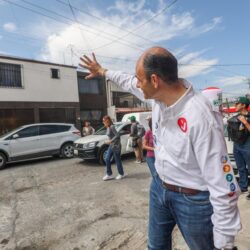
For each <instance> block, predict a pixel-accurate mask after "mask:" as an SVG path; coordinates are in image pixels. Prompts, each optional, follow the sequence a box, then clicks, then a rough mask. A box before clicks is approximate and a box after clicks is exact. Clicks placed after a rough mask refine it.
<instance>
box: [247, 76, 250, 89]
mask: <svg viewBox="0 0 250 250" xmlns="http://www.w3.org/2000/svg"><path fill="white" fill-rule="evenodd" d="M247 83H248V85H249V89H250V78H247Z"/></svg>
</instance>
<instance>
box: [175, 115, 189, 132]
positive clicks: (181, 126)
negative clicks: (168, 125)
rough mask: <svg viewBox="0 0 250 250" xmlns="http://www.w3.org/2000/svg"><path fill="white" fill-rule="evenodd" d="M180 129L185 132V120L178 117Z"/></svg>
mask: <svg viewBox="0 0 250 250" xmlns="http://www.w3.org/2000/svg"><path fill="white" fill-rule="evenodd" d="M177 123H178V125H179V127H180V129H181V130H182V131H183V132H184V133H186V132H187V120H186V119H185V118H183V117H181V118H179V119H178V121H177Z"/></svg>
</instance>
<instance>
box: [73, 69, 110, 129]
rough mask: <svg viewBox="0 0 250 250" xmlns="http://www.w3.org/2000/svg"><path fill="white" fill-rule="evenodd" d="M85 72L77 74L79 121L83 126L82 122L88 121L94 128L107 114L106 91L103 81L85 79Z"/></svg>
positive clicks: (100, 124)
mask: <svg viewBox="0 0 250 250" xmlns="http://www.w3.org/2000/svg"><path fill="white" fill-rule="evenodd" d="M87 74H88V73H86V72H81V71H78V72H77V81H78V90H79V101H80V119H81V124H82V125H83V123H84V121H90V122H91V125H92V126H93V127H94V128H96V129H97V128H98V127H100V126H103V125H102V117H103V116H104V115H106V114H107V102H108V99H107V91H106V85H105V80H104V79H103V78H95V79H91V80H87V79H85V77H86V75H87Z"/></svg>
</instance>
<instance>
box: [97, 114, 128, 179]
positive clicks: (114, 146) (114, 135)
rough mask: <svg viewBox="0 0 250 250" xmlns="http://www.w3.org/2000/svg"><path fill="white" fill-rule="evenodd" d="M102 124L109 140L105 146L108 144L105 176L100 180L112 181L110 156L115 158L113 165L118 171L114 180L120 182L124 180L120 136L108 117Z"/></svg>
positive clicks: (104, 118)
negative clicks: (114, 164)
mask: <svg viewBox="0 0 250 250" xmlns="http://www.w3.org/2000/svg"><path fill="white" fill-rule="evenodd" d="M102 121H103V124H104V126H105V127H106V128H107V133H106V135H107V136H108V137H109V140H108V141H106V144H109V147H108V151H107V154H106V157H105V163H106V175H105V176H104V177H103V178H102V179H103V180H104V181H107V180H111V179H114V177H113V173H112V168H111V159H112V155H113V156H114V158H115V163H116V166H117V170H118V173H119V174H118V175H117V176H116V180H120V179H122V178H124V176H125V175H124V171H123V166H122V161H121V138H120V134H119V133H118V132H117V131H116V128H115V126H114V124H113V122H112V120H111V118H110V116H107V115H106V116H104V117H103V119H102Z"/></svg>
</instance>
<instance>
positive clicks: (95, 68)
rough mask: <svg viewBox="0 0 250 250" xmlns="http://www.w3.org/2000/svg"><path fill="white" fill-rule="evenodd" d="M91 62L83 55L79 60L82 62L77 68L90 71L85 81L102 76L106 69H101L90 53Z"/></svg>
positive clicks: (93, 55)
mask: <svg viewBox="0 0 250 250" xmlns="http://www.w3.org/2000/svg"><path fill="white" fill-rule="evenodd" d="M92 57H93V58H92V60H91V59H90V58H89V57H88V56H86V55H83V56H82V57H81V58H80V60H81V61H82V62H83V64H82V63H79V66H81V67H83V68H85V69H88V70H89V71H90V74H88V75H87V76H86V77H85V78H86V79H92V78H94V77H100V76H104V74H105V72H106V71H107V70H106V69H104V68H102V66H101V65H100V64H99V63H98V62H97V60H96V57H95V54H94V53H92Z"/></svg>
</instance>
